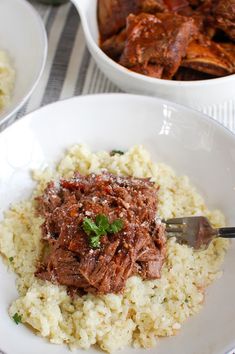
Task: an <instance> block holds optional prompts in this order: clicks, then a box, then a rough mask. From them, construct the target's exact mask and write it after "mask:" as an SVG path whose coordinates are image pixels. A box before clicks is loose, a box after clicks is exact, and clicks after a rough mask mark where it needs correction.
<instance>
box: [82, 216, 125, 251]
mask: <svg viewBox="0 0 235 354" xmlns="http://www.w3.org/2000/svg"><path fill="white" fill-rule="evenodd" d="M82 228H83V230H84V231H85V233H86V234H87V235H88V236H89V237H90V239H89V243H90V246H91V247H92V248H98V247H100V237H101V236H104V235H107V234H108V233H109V234H115V233H117V232H119V231H121V230H122V228H123V221H122V220H120V219H116V220H114V221H113V222H112V223H110V222H109V220H108V218H107V216H105V215H103V214H99V215H97V216H96V218H95V221H93V220H92V219H90V218H85V219H84V220H83V223H82Z"/></svg>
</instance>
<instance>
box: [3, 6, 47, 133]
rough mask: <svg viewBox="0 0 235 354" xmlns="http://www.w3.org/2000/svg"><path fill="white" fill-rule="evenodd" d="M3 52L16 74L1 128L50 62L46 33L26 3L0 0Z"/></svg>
mask: <svg viewBox="0 0 235 354" xmlns="http://www.w3.org/2000/svg"><path fill="white" fill-rule="evenodd" d="M0 50H5V51H6V52H7V53H8V54H9V56H10V58H11V61H12V65H13V67H14V69H15V72H16V81H15V87H14V91H13V96H12V99H11V103H10V105H9V106H8V107H7V108H6V109H5V110H4V111H1V112H0V126H1V125H2V124H3V123H4V122H6V121H7V120H8V119H9V118H10V117H11V116H12V115H13V114H14V113H16V112H17V111H18V110H19V109H20V108H21V107H22V106H23V104H24V103H25V102H26V101H27V99H28V98H29V97H30V95H31V94H32V92H33V90H34V89H35V87H36V85H37V83H38V81H39V79H40V77H41V74H42V72H43V69H44V66H45V63H46V57H47V36H46V31H45V28H44V25H43V22H42V20H41V18H40V16H39V15H38V14H37V12H36V11H35V10H34V9H33V7H32V5H30V4H29V2H27V1H26V0H0Z"/></svg>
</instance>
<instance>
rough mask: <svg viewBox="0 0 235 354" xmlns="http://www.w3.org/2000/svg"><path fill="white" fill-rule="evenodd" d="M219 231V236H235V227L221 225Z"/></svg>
mask: <svg viewBox="0 0 235 354" xmlns="http://www.w3.org/2000/svg"><path fill="white" fill-rule="evenodd" d="M217 231H218V234H217V235H218V236H219V237H224V238H235V227H221V228H219V229H217Z"/></svg>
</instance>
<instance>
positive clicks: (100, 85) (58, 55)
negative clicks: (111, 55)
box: [11, 0, 235, 133]
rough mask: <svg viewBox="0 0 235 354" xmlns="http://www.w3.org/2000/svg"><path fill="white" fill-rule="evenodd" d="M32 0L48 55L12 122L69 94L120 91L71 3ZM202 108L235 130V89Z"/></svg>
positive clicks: (69, 95)
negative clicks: (93, 51) (101, 64)
mask: <svg viewBox="0 0 235 354" xmlns="http://www.w3.org/2000/svg"><path fill="white" fill-rule="evenodd" d="M87 1H89V0H87ZM31 3H32V5H33V6H34V7H35V9H36V10H37V11H38V12H39V14H40V15H41V17H42V19H43V22H44V24H45V27H46V31H47V35H48V45H49V46H48V59H47V64H46V68H45V71H44V73H43V76H42V78H41V81H40V82H39V85H38V86H37V88H36V90H35V92H34V93H33V95H32V96H31V98H30V100H29V101H28V103H27V104H26V105H25V106H24V107H23V108H22V109H21V110H20V111H19V112H18V114H17V115H16V116H14V117H13V118H12V120H11V122H12V121H13V120H15V119H17V118H20V117H22V116H23V115H25V114H26V113H28V112H30V111H32V110H35V109H37V108H39V107H41V106H44V105H46V104H48V103H51V102H54V101H57V100H61V99H65V98H68V97H72V96H77V95H86V94H92V93H102V92H121V91H120V90H119V88H118V87H116V86H115V85H113V84H112V83H111V82H110V81H109V80H108V79H107V78H106V77H105V76H104V75H103V74H102V73H101V72H100V70H99V69H98V67H97V66H96V64H95V62H94V60H93V59H92V57H91V55H90V53H89V52H88V49H87V47H86V43H85V38H84V36H83V32H82V26H81V22H80V18H79V15H78V13H77V11H76V9H75V7H74V6H73V5H72V4H71V3H67V4H65V5H63V6H60V7H51V6H46V5H43V4H40V3H38V2H35V1H33V0H31ZM203 112H204V113H206V114H208V115H210V116H211V117H214V118H215V119H217V120H218V121H219V122H220V123H222V124H223V125H225V126H226V127H227V128H229V129H230V130H231V131H233V132H234V133H235V92H234V101H232V100H231V101H228V102H226V103H224V104H221V105H213V106H210V107H205V108H204V109H203Z"/></svg>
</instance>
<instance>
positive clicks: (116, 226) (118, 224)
mask: <svg viewBox="0 0 235 354" xmlns="http://www.w3.org/2000/svg"><path fill="white" fill-rule="evenodd" d="M122 228H123V221H122V220H120V219H117V220H115V221H114V222H113V223H112V224H110V225H109V232H110V233H111V234H116V233H117V232H119V231H121V230H122Z"/></svg>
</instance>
